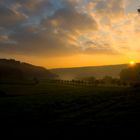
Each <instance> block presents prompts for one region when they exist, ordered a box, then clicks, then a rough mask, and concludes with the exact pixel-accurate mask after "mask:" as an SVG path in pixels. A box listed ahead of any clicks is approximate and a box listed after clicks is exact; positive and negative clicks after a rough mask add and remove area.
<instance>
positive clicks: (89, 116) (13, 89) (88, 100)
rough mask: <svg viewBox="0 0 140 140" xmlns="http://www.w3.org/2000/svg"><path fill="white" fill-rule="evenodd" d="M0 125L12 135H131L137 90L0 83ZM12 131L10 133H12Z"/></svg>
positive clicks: (138, 114)
mask: <svg viewBox="0 0 140 140" xmlns="http://www.w3.org/2000/svg"><path fill="white" fill-rule="evenodd" d="M0 91H4V92H5V93H6V95H7V96H5V97H0V123H1V127H2V128H5V129H7V128H8V129H10V130H13V131H14V129H13V128H15V131H14V132H16V134H17V131H18V130H19V133H20V132H21V131H22V132H23V130H24V131H25V130H26V132H28V134H32V135H39V134H41V133H45V134H52V133H53V134H58V135H59V134H62V133H64V132H65V134H66V133H71V134H77V135H78V134H79V135H82V134H85V135H87V134H89V133H90V134H92V133H93V134H94V135H95V134H98V133H107V132H109V133H110V132H111V131H112V133H113V132H114V133H116V134H118V133H120V134H124V135H125V134H126V135H128V134H135V133H138V130H139V128H140V90H139V88H130V87H129V88H128V87H86V86H71V85H63V84H59V83H47V82H46V83H40V84H38V85H4V84H3V85H0ZM14 132H13V133H14Z"/></svg>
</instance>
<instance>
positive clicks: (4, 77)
mask: <svg viewBox="0 0 140 140" xmlns="http://www.w3.org/2000/svg"><path fill="white" fill-rule="evenodd" d="M56 77H57V75H55V74H53V73H52V72H50V71H49V70H47V69H45V68H43V67H39V66H34V65H31V64H28V63H22V62H20V61H16V60H12V59H11V60H7V59H0V81H20V80H34V79H38V80H43V79H52V78H56Z"/></svg>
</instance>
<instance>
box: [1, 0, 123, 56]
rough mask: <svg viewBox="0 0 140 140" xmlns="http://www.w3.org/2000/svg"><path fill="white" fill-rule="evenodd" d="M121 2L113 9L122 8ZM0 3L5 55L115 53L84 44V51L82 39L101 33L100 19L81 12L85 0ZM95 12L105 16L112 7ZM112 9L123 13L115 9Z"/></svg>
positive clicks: (103, 5) (7, 0)
mask: <svg viewBox="0 0 140 140" xmlns="http://www.w3.org/2000/svg"><path fill="white" fill-rule="evenodd" d="M110 1H111V3H113V0H110ZM119 1H120V2H119V3H117V2H114V3H113V5H115V4H116V5H117V7H119V6H121V0H119ZM0 2H1V3H0V28H3V29H2V30H0V31H1V33H0V51H1V52H8V53H10V52H12V53H19V54H21V53H22V54H25V55H28V54H31V55H44V56H45V55H46V56H58V55H72V54H78V53H79V54H80V53H87V54H89V53H109V52H110V53H112V52H113V51H112V50H111V49H110V48H111V47H110V45H109V44H107V43H102V44H100V43H95V44H92V45H91V44H90V45H89V44H84V45H86V47H85V49H84V50H83V48H82V47H81V44H80V41H79V38H80V37H81V36H83V35H84V34H88V33H89V32H95V31H97V30H98V24H97V22H96V19H95V18H94V17H93V16H91V15H90V14H89V13H86V12H85V11H82V8H80V7H82V5H83V3H84V0H61V1H56V0H11V1H10V0H5V1H0ZM121 8H122V7H120V10H121ZM79 9H80V10H79ZM95 9H96V11H98V12H100V11H101V10H103V12H105V11H107V10H108V9H109V7H108V3H105V2H99V3H96V6H95ZM111 9H112V10H113V11H114V12H116V13H119V11H120V10H118V11H117V9H116V8H115V7H113V6H112V7H111ZM111 9H110V10H109V11H108V12H110V11H111ZM4 32H5V33H4Z"/></svg>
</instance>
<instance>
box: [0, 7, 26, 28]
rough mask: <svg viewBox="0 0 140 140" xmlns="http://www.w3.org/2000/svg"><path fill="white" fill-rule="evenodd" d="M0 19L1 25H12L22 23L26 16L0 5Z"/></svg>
mask: <svg viewBox="0 0 140 140" xmlns="http://www.w3.org/2000/svg"><path fill="white" fill-rule="evenodd" d="M0 19H1V20H0V26H1V27H12V26H15V25H18V24H20V23H22V22H23V21H24V20H25V19H26V16H25V15H24V14H23V13H20V12H18V11H14V10H12V9H10V8H8V7H6V6H3V5H0Z"/></svg>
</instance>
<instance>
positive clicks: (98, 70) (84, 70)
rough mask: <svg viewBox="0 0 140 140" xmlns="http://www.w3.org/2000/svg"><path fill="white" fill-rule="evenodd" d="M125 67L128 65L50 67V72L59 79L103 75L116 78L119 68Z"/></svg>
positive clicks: (101, 76)
mask: <svg viewBox="0 0 140 140" xmlns="http://www.w3.org/2000/svg"><path fill="white" fill-rule="evenodd" d="M126 67H128V65H127V64H121V65H109V66H93V67H92V66H91V67H79V68H58V69H51V72H53V73H56V74H57V75H59V77H60V78H61V79H64V80H71V79H75V78H84V77H91V76H93V77H95V78H97V79H100V78H103V77H105V76H112V77H113V78H118V77H119V74H120V72H121V70H122V69H124V68H126Z"/></svg>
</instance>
